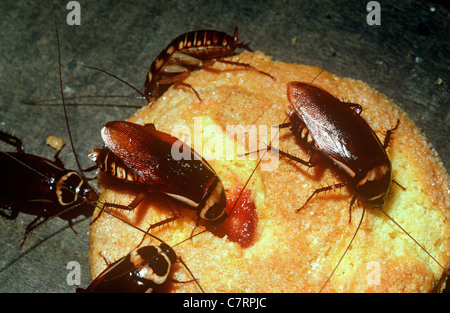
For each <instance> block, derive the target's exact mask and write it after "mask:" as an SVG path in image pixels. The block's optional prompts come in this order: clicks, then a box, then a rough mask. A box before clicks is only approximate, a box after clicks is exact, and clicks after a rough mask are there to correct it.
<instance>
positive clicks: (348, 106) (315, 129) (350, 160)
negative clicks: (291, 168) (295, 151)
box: [278, 82, 446, 289]
mask: <svg viewBox="0 0 450 313" xmlns="http://www.w3.org/2000/svg"><path fill="white" fill-rule="evenodd" d="M287 97H288V100H289V103H290V106H291V111H290V112H289V114H288V119H289V122H287V123H283V124H281V125H279V126H278V127H280V128H285V127H290V130H291V131H292V133H293V134H294V136H295V137H296V138H297V139H298V140H299V141H300V142H301V143H302V144H303V145H304V146H305V147H307V148H308V150H309V151H310V159H309V160H308V161H305V160H302V159H300V158H298V157H296V156H293V155H290V154H288V153H285V152H283V151H278V152H279V153H280V155H282V156H285V157H287V158H290V159H291V160H294V161H296V162H298V163H300V164H303V165H306V166H308V167H314V166H316V165H317V164H318V163H319V161H321V160H323V161H328V162H329V163H330V164H331V165H332V166H333V167H334V168H335V169H336V170H337V171H338V172H339V173H340V174H342V177H343V178H344V179H343V180H344V181H343V182H342V183H337V184H334V185H330V186H326V187H322V188H318V189H316V190H315V191H314V192H313V193H312V195H311V196H310V197H309V198H308V199H307V200H306V202H305V203H304V204H303V206H302V207H300V208H299V209H298V210H297V212H299V211H300V210H301V209H303V208H304V207H305V206H306V205H307V204H308V203H309V201H310V200H311V199H312V197H313V196H314V195H317V194H318V193H321V192H326V191H329V190H333V189H339V188H343V187H345V186H348V187H350V189H351V190H353V192H354V196H353V197H352V200H351V202H350V209H349V210H350V211H349V214H350V216H351V208H352V205H353V204H354V202H355V200H356V199H359V200H361V202H362V204H363V207H364V210H363V213H362V216H361V220H360V222H359V224H358V227H357V229H356V231H355V233H354V235H353V237H352V239H351V241H350V243H349V244H348V246H347V248H346V250H345V252H344V253H343V255H342V257H341V258H340V260H339V262H338V264H337V265H336V267H335V268H334V270H333V272H332V273H331V275H330V276H329V277H328V279H327V281H326V282H325V284H324V285H323V286H322V289H323V288H324V287H325V285H326V284H327V283H328V281H329V280H330V278H331V276H332V275H333V273H334V272H335V270H336V269H337V267H338V266H339V264H340V262H341V261H342V259H343V258H344V256H345V254H346V252H347V251H348V249H349V247H350V245H351V244H352V242H353V240H354V238H355V237H356V234H357V233H358V230H359V228H360V225H361V222H362V220H363V218H364V212H365V209H366V205H367V206H369V207H371V208H378V209H380V211H381V212H382V213H383V214H384V215H386V216H387V217H388V218H389V219H390V220H391V221H392V222H393V223H395V224H396V225H397V226H398V227H399V228H400V229H401V230H402V231H403V232H404V233H405V234H406V235H408V236H409V237H410V238H411V239H412V240H413V241H414V242H415V243H416V244H417V245H419V246H420V248H421V249H422V250H423V251H425V252H426V253H427V255H428V256H429V257H431V258H432V259H433V260H434V261H435V262H436V263H437V264H438V265H439V266H440V267H441V268H442V269H443V270H444V271H446V269H445V268H444V267H443V266H442V265H441V264H440V263H439V262H438V261H437V260H436V259H435V258H434V257H433V256H432V255H431V254H430V253H429V252H428V251H427V250H426V249H425V248H424V247H423V246H422V245H420V244H419V243H418V242H417V241H416V240H415V239H414V238H413V237H412V236H411V235H410V234H409V233H408V232H407V231H406V230H405V229H403V228H402V227H401V226H400V225H399V224H398V223H397V222H396V221H395V220H393V219H392V218H391V217H390V216H389V215H388V214H387V213H386V212H385V211H384V210H383V209H382V206H383V204H384V199H385V197H386V195H387V194H388V191H389V189H390V185H391V182H392V181H393V180H392V166H391V162H390V160H389V157H388V155H387V153H386V148H387V147H388V145H389V140H390V138H391V135H392V133H393V132H394V131H395V130H396V129H397V128H398V127H399V124H400V120H398V121H397V124H396V125H395V127H394V128H392V129H390V130H388V131H387V132H386V135H385V138H384V142H383V143H382V142H381V141H380V139H379V138H378V137H377V135H376V134H375V132H374V131H373V130H372V128H371V127H370V126H369V125H368V124H367V122H366V121H365V119H364V118H363V117H362V116H361V115H360V113H361V112H362V107H361V106H360V105H359V104H353V103H346V102H342V101H340V100H339V99H337V98H335V97H334V96H332V95H331V94H329V93H328V92H326V91H324V90H322V89H321V88H318V87H315V86H313V85H311V84H306V83H301V82H290V83H288V85H287ZM393 182H395V181H393ZM397 185H399V184H398V183H397ZM399 186H400V185H399ZM400 187H401V188H403V187H402V186H400ZM403 189H405V188H403Z"/></svg>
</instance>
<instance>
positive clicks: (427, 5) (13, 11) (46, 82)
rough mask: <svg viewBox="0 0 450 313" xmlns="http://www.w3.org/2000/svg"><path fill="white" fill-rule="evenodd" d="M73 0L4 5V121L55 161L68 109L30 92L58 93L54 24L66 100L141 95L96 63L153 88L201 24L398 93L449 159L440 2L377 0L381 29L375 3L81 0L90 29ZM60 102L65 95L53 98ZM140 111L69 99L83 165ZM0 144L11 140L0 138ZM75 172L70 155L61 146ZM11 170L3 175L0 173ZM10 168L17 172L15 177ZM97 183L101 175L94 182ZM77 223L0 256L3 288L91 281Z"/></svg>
mask: <svg viewBox="0 0 450 313" xmlns="http://www.w3.org/2000/svg"><path fill="white" fill-rule="evenodd" d="M67 3H68V1H53V2H50V1H27V2H17V1H2V5H1V7H0V13H1V14H0V16H1V19H0V27H1V32H0V62H1V67H0V69H1V70H0V75H1V80H0V97H1V98H0V128H1V129H2V130H5V131H8V132H10V133H13V134H15V135H17V136H19V137H20V138H21V139H22V140H23V143H24V145H25V149H26V151H27V152H28V153H33V154H37V155H40V156H45V157H47V158H52V157H53V155H54V151H53V150H52V149H51V148H49V147H47V146H46V145H45V139H46V137H47V136H48V135H57V136H60V137H62V138H63V139H64V140H65V141H68V136H67V130H66V126H65V122H64V115H63V109H62V107H61V106H58V105H56V106H42V105H39V106H30V105H26V104H23V101H25V100H39V99H52V98H56V99H57V98H58V97H59V82H58V54H57V46H56V36H55V27H54V21H55V20H56V21H57V23H58V26H59V30H60V39H61V45H62V70H63V80H64V87H65V88H66V96H67V97H74V96H84V95H110V94H114V95H117V94H120V95H135V94H134V93H133V91H132V90H131V89H130V88H128V87H127V86H125V85H123V84H122V83H120V82H118V81H117V80H114V79H112V78H111V77H109V76H106V75H104V74H101V73H98V72H96V71H93V70H89V69H86V68H84V67H82V66H81V64H86V65H91V66H97V67H100V68H102V69H105V70H108V71H110V72H112V73H114V74H116V75H118V76H119V77H121V78H123V79H125V80H127V81H128V82H130V83H131V84H133V85H134V86H136V87H138V88H139V89H141V90H142V89H143V84H144V81H145V76H146V73H147V70H148V68H149V66H150V64H151V62H152V61H153V59H154V58H155V57H156V56H157V55H158V53H159V52H160V51H161V50H162V49H164V48H165V47H166V46H167V44H168V43H169V42H170V41H171V40H172V39H174V38H175V37H176V36H178V35H180V34H182V33H185V32H187V31H192V30H196V29H216V30H219V31H225V32H228V33H232V31H233V29H234V26H236V25H237V26H239V31H240V38H241V39H242V40H243V41H244V42H251V47H252V48H253V49H254V50H260V51H264V52H265V53H266V54H268V55H271V56H272V57H273V59H274V60H280V61H284V62H295V63H304V64H309V65H315V66H319V67H323V66H326V69H327V70H328V71H330V72H332V73H335V74H337V75H339V76H344V77H352V78H355V79H360V80H362V81H365V82H367V83H368V84H369V85H371V86H372V87H374V88H375V89H377V90H379V91H380V92H382V93H384V94H385V95H386V96H388V97H389V98H391V99H392V100H393V101H394V102H395V103H396V104H397V105H398V106H399V107H401V108H402V109H403V110H405V111H406V112H407V113H408V115H409V116H410V117H411V118H412V119H413V120H414V121H415V123H416V124H417V125H418V126H419V127H420V128H421V130H422V131H423V132H424V133H425V135H426V136H427V137H428V139H429V141H430V142H431V144H432V145H433V147H434V148H435V149H436V151H437V152H438V153H439V155H440V156H441V158H442V159H443V162H444V164H445V166H446V168H447V170H448V169H449V167H450V158H449V154H450V153H449V152H450V145H449V143H450V140H449V139H448V132H449V130H450V129H449V125H450V106H449V101H448V100H449V96H448V89H449V88H448V85H449V82H450V76H449V66H450V61H449V52H450V49H449V45H450V41H449V33H450V27H449V25H450V21H449V19H450V10H449V7H448V6H447V7H446V6H445V5H444V4H442V3H440V2H435V1H379V3H380V5H381V25H380V26H369V25H368V24H367V23H366V16H367V11H366V5H367V3H368V1H267V0H264V1H223V2H218V1H217V2H216V1H187V0H185V1H133V2H128V1H79V3H80V5H81V26H69V25H67V23H66V16H67V14H68V13H69V12H70V11H69V10H67V9H66V4H67ZM76 102H77V103H84V104H91V103H94V102H96V103H102V104H109V103H116V104H127V105H140V103H141V102H139V101H136V100H131V99H100V100H99V99H89V100H86V99H78V100H76ZM50 103H53V104H58V103H60V101H59V100H54V101H50ZM135 110H136V109H134V108H121V107H106V108H105V107H96V106H92V105H88V106H77V107H69V109H68V114H69V118H70V121H71V126H72V132H73V135H74V136H73V137H74V142H75V146H76V150H77V154H78V155H79V157H80V158H81V163H82V166H83V167H85V168H86V167H89V166H91V165H92V162H91V161H90V160H89V159H88V158H87V157H86V156H87V154H88V153H89V152H90V149H91V148H92V147H100V146H101V145H102V142H101V138H100V128H101V127H102V126H103V124H104V123H105V122H107V121H110V120H115V119H122V120H123V119H126V118H127V117H128V116H130V115H132V114H133V113H134V111H135ZM0 148H1V149H2V150H8V151H11V148H10V147H8V146H6V145H3V144H0ZM61 156H62V158H63V160H64V162H65V163H66V164H67V166H68V167H70V168H76V164H75V162H74V157H73V154H72V151H71V149H70V148H69V147H66V148H65V149H64V150H63V152H62V154H61ZM0 175H5V173H3V172H2V173H0ZM7 175H10V174H7ZM94 183H95V182H94ZM31 219H32V217H31V216H26V215H24V214H21V215H20V216H19V218H17V219H16V220H14V221H10V220H5V219H0V251H3V250H4V249H5V248H6V247H8V246H9V245H10V244H11V243H13V242H14V241H15V240H18V239H20V238H21V237H22V234H23V232H24V230H25V227H26V225H27V224H28V223H29V222H30V221H31ZM78 221H79V223H77V224H76V225H75V228H76V229H77V231H78V232H79V235H78V236H75V234H74V233H73V232H72V230H71V229H70V228H68V227H67V223H66V222H64V221H62V220H59V219H55V220H53V221H52V222H51V223H49V224H47V225H46V226H44V227H42V228H41V229H39V230H38V231H36V232H35V233H34V234H33V235H32V237H31V238H29V239H28V241H27V243H26V245H25V247H24V248H23V250H21V251H20V250H18V249H17V247H12V248H11V249H9V250H8V251H7V252H5V253H4V254H3V255H0V291H2V292H73V291H74V290H75V287H74V286H69V285H68V284H67V283H66V276H67V274H68V273H69V270H67V269H66V265H67V263H68V262H70V261H77V262H79V263H80V265H81V270H82V273H81V285H82V286H86V285H87V284H88V283H89V282H90V276H89V268H88V264H87V253H88V231H89V221H88V220H82V219H78Z"/></svg>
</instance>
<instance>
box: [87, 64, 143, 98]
mask: <svg viewBox="0 0 450 313" xmlns="http://www.w3.org/2000/svg"><path fill="white" fill-rule="evenodd" d="M83 66H84V67H86V68H90V69H92V70H97V71H100V72H102V73H105V74H107V75H109V76H111V77H113V78H115V79H117V80H119V81H121V82H122V83H124V84H125V85H127V86H128V87H130V88H132V89H133V90H135V91H136V92H137V93H138V94H140V95H141V96H142V97H143V98H144V99H147V101H149V99H148V98H147V97H146V96H145V95H144V93H142V92H141V91H140V90H139V89H137V88H136V87H134V86H133V85H131V84H130V83H129V82H127V81H125V80H123V79H122V78H120V77H118V76H117V75H114V74H111V73H109V72H107V71H105V70H103V69H101V68H98V67H94V66H89V65H83Z"/></svg>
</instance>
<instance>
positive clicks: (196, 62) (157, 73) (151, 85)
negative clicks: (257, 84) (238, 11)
mask: <svg viewBox="0 0 450 313" xmlns="http://www.w3.org/2000/svg"><path fill="white" fill-rule="evenodd" d="M238 48H241V49H245V50H248V51H252V50H251V49H250V47H249V46H248V44H244V43H241V42H240V41H239V38H238V28H237V27H236V28H235V29H234V34H233V36H230V35H228V34H227V33H224V32H219V31H216V30H197V31H192V32H187V33H185V34H182V35H180V36H178V37H177V38H175V39H174V40H173V41H172V42H171V43H170V44H169V45H168V46H167V48H166V49H164V50H163V51H161V53H160V54H159V55H158V57H157V58H156V59H155V60H154V61H153V63H152V64H151V66H150V69H149V70H148V73H147V77H146V80H145V89H144V94H145V97H147V100H148V101H150V100H157V99H158V98H159V96H161V94H162V93H163V92H164V90H166V89H167V88H168V87H169V86H170V85H172V84H178V85H184V86H186V87H189V88H191V89H192V90H193V91H194V92H195V94H196V96H197V97H198V98H199V99H200V96H199V95H198V93H197V91H195V89H194V88H192V86H190V85H188V84H186V83H183V80H184V79H186V78H187V77H188V76H189V74H190V72H191V71H192V70H195V69H199V68H205V67H208V66H211V65H212V64H213V63H215V62H221V63H225V64H231V65H238V66H242V67H244V68H248V69H251V70H255V71H257V72H259V73H261V74H264V75H267V76H269V77H270V78H272V79H273V77H272V75H270V74H268V73H265V72H263V71H260V70H258V69H257V68H255V67H253V66H251V65H250V64H245V63H240V62H235V61H230V60H225V59H224V58H225V57H229V56H232V55H234V54H235V51H236V49H238Z"/></svg>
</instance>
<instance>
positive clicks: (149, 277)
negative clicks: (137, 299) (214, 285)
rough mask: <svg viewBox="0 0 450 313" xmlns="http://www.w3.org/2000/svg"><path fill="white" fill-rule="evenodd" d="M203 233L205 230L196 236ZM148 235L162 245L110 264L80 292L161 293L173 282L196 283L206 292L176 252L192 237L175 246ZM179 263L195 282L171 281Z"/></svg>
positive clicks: (136, 249) (78, 291) (142, 250)
mask: <svg viewBox="0 0 450 313" xmlns="http://www.w3.org/2000/svg"><path fill="white" fill-rule="evenodd" d="M203 232H205V231H202V232H200V233H197V234H195V235H193V236H192V237H194V236H198V235H199V234H201V233H203ZM146 235H150V236H151V237H153V238H155V239H157V240H159V241H160V242H161V244H160V245H152V244H150V245H147V246H142V247H137V248H135V249H133V250H131V251H130V252H129V253H128V254H127V255H125V256H124V257H122V258H120V259H118V260H117V261H115V262H113V263H111V264H108V266H107V268H106V269H105V270H104V271H103V272H102V273H100V275H98V276H97V277H96V278H95V279H94V280H93V281H92V282H91V283H90V284H89V286H88V287H87V288H86V289H82V288H77V293H117V292H120V293H149V292H154V291H160V289H161V287H164V286H165V285H166V283H168V282H170V281H172V282H175V283H187V282H192V281H194V282H195V283H196V284H197V286H198V288H199V289H200V291H201V292H204V290H203V288H202V286H201V285H200V283H199V282H198V280H197V279H196V278H195V277H194V275H193V273H192V272H191V270H190V269H189V268H188V266H187V265H186V263H185V262H184V261H183V260H182V259H181V257H180V256H177V255H176V253H175V251H174V250H173V247H175V246H177V245H179V244H181V243H183V242H185V241H187V240H191V238H192V237H189V238H188V239H185V240H183V241H182V242H179V243H178V244H176V245H174V246H172V247H171V246H169V245H168V244H167V243H165V242H164V241H162V240H161V239H159V238H158V237H156V236H155V235H152V234H149V233H146V234H145V235H144V237H145V236H146ZM105 261H106V259H105ZM177 261H179V262H180V263H182V264H183V266H184V267H185V268H186V270H187V271H188V272H189V275H190V276H191V277H192V278H193V279H192V280H191V281H181V282H180V281H176V280H173V279H171V278H170V273H171V271H172V266H173V265H174V264H175V262H177Z"/></svg>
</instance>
